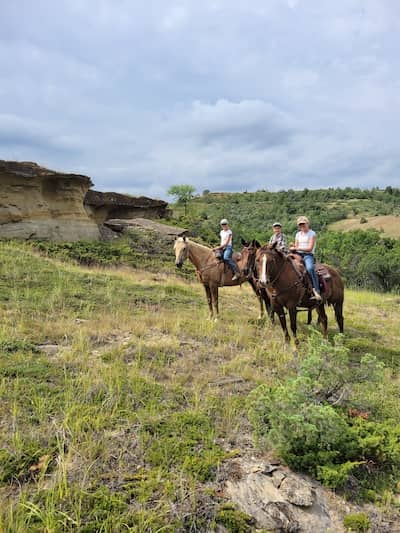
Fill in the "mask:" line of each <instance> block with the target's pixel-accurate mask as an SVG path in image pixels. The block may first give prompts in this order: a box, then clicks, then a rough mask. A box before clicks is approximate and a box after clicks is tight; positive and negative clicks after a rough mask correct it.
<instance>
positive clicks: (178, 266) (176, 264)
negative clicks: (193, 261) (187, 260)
mask: <svg viewBox="0 0 400 533" xmlns="http://www.w3.org/2000/svg"><path fill="white" fill-rule="evenodd" d="M182 265H183V262H182V261H180V262H179V263H175V266H176V268H182Z"/></svg>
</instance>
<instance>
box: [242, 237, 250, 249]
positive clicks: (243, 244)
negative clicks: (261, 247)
mask: <svg viewBox="0 0 400 533" xmlns="http://www.w3.org/2000/svg"><path fill="white" fill-rule="evenodd" d="M240 242H241V243H242V246H246V247H247V246H249V244H250V243H249V242H248V241H245V240H244V239H243V237H242V238H241V239H240Z"/></svg>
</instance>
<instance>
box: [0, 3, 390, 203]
mask: <svg viewBox="0 0 400 533" xmlns="http://www.w3.org/2000/svg"><path fill="white" fill-rule="evenodd" d="M21 12H24V14H25V15H24V17H21V16H20V13H21ZM399 30H400V4H399V3H398V2H397V1H395V0H384V1H382V0H379V1H378V0H349V2H345V3H344V2H336V3H335V2H320V1H319V0H308V1H307V2H300V1H296V0H269V1H268V2H265V1H264V0H255V1H254V2H251V3H250V4H249V3H248V2H245V0H240V1H237V2H234V3H232V2H228V0H213V2H206V3H199V2H195V1H194V0H186V1H183V0H182V1H178V0H175V1H174V2H169V3H166V2H162V1H161V0H148V1H147V2H146V4H143V3H142V2H139V1H138V0H136V1H131V0H129V1H128V0H118V2H114V1H111V0H100V1H99V2H95V1H94V0H84V1H79V2H78V0H72V1H71V0H60V2H57V3H54V2H50V0H43V1H41V2H40V3H36V4H32V3H30V2H28V1H27V0H15V1H14V2H9V3H6V4H5V5H4V6H2V18H1V19H0V73H1V74H0V157H1V158H5V159H12V158H17V159H24V160H26V159H31V160H37V161H38V162H40V163H41V164H44V165H48V166H50V167H51V166H53V167H55V168H58V169H65V170H66V171H77V172H83V173H86V174H88V175H90V176H92V178H93V180H94V181H95V183H96V186H97V187H98V188H100V189H103V190H106V189H107V190H118V191H124V190H126V191H127V192H132V193H139V194H148V195H151V194H153V195H156V196H165V191H166V190H167V189H168V187H169V186H170V185H171V184H172V183H179V182H185V183H186V182H187V183H193V184H194V185H195V186H197V187H198V189H199V190H201V189H203V188H209V189H211V190H215V189H226V190H243V189H250V188H253V189H257V188H264V187H269V188H283V187H299V186H304V187H311V186H330V185H336V184H343V185H352V184H355V185H359V186H363V185H365V186H371V185H382V186H385V185H387V184H388V183H390V184H392V185H400V175H399V174H398V169H399V167H400V164H399V163H400V162H399V158H400V155H399V153H398V149H397V139H398V138H399V124H400V116H399V115H400V105H399V104H400V96H399V95H400V74H399V69H398V48H399V45H400V37H399V35H400V31H399Z"/></svg>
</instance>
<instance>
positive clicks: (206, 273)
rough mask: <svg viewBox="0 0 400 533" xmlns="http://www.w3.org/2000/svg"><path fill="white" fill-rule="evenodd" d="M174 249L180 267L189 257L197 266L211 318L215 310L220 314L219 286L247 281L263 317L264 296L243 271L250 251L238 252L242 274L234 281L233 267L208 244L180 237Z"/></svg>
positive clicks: (229, 285)
mask: <svg viewBox="0 0 400 533" xmlns="http://www.w3.org/2000/svg"><path fill="white" fill-rule="evenodd" d="M174 250H175V264H176V266H177V267H178V268H181V267H182V265H183V263H184V261H185V260H186V259H189V261H190V262H191V263H192V264H193V265H194V266H195V268H196V274H197V277H198V279H199V281H200V282H201V283H202V284H203V286H204V289H205V291H206V296H207V303H208V308H209V311H210V318H212V317H213V316H214V312H215V315H216V317H218V314H219V305H218V288H219V287H232V286H235V285H241V284H242V283H244V282H246V281H248V282H249V283H250V285H251V287H252V288H253V290H254V292H255V293H256V295H257V297H258V300H259V304H260V317H261V318H262V316H263V313H264V306H263V302H265V300H264V297H263V295H262V293H261V291H259V290H258V289H257V286H256V283H255V281H254V280H253V278H251V279H250V278H248V276H247V275H245V274H244V273H243V266H244V265H245V264H247V262H249V253H248V251H246V250H245V249H243V255H242V254H238V256H237V257H236V262H237V265H238V267H239V270H240V271H241V275H240V278H239V279H238V280H235V281H232V275H233V274H232V271H231V269H230V268H229V266H228V265H226V264H225V263H224V262H223V261H219V260H218V259H217V258H216V257H215V253H214V251H213V250H212V249H211V248H207V246H203V245H202V244H198V243H197V242H194V241H191V240H189V239H187V238H186V237H179V238H178V239H176V241H175V244H174ZM268 304H269V301H268ZM265 305H267V302H265Z"/></svg>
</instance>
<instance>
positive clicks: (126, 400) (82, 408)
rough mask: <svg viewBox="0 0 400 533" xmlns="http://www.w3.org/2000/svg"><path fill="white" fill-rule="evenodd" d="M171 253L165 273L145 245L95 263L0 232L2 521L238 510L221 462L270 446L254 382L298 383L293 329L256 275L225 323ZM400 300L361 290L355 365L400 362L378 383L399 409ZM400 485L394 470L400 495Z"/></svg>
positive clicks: (158, 526) (11, 524)
mask: <svg viewBox="0 0 400 533" xmlns="http://www.w3.org/2000/svg"><path fill="white" fill-rule="evenodd" d="M103 253H104V250H103V251H102V254H103ZM170 261H171V267H169V266H168V262H167V261H164V262H163V267H162V270H161V272H160V271H158V272H157V268H156V261H155V260H154V259H153V263H152V264H153V272H152V271H149V270H146V271H144V270H141V269H140V258H139V257H138V258H137V268H136V269H135V270H132V269H131V268H128V267H120V268H118V269H115V268H105V269H101V268H88V267H82V266H77V265H74V264H72V263H69V262H61V261H59V260H55V259H50V258H46V257H43V256H39V255H38V254H37V253H36V252H34V251H33V250H32V248H31V247H29V246H27V245H24V244H17V243H12V242H11V243H0V388H1V397H2V402H1V405H0V419H1V421H2V422H1V425H0V531H6V532H21V533H22V532H26V531H33V532H42V531H48V532H53V531H54V532H64V531H82V532H98V531H103V532H112V531H125V530H131V531H143V532H144V531H154V532H155V531H171V532H172V531H210V530H213V529H215V525H216V523H224V522H223V513H221V505H222V504H223V503H224V499H223V495H221V494H220V492H219V491H218V483H217V482H218V476H219V472H221V471H223V465H224V463H225V462H226V461H229V458H230V457H232V456H234V455H235V454H238V453H240V454H253V453H256V451H255V450H253V445H252V430H251V427H250V423H249V418H248V406H247V403H246V402H247V398H248V394H249V393H250V392H251V391H252V390H253V389H254V388H256V387H257V386H258V385H260V384H264V385H266V386H271V387H272V386H274V385H276V384H277V383H284V382H285V380H286V379H288V378H290V376H294V375H295V373H296V365H294V364H293V353H292V352H291V351H290V350H287V349H286V348H285V346H284V344H283V340H282V333H281V330H280V328H279V327H272V326H270V325H269V324H258V323H257V322H256V321H255V317H256V314H257V306H256V302H255V299H254V296H253V295H252V293H251V291H250V290H249V288H247V287H245V286H243V287H242V288H229V289H228V288H227V289H224V290H222V296H221V308H222V319H221V321H220V322H219V323H215V322H210V321H208V320H207V310H206V303H205V299H204V295H203V290H202V288H201V286H200V285H199V284H198V283H197V282H195V281H194V275H193V274H192V270H190V267H188V271H189V270H190V272H191V274H190V279H189V280H184V279H182V278H178V277H176V275H175V272H174V270H173V255H172V252H171V255H170ZM92 262H93V261H92ZM191 280H192V281H191ZM398 306H399V300H398V297H396V296H392V295H384V296H380V295H379V296H378V295H376V294H373V293H367V292H352V291H347V293H346V304H345V321H346V323H345V327H346V335H345V345H346V346H347V348H348V349H349V350H350V356H351V364H354V365H357V364H358V362H359V361H360V358H361V356H363V355H364V354H365V353H367V352H369V353H371V354H374V355H376V356H377V358H378V359H379V360H381V361H384V362H385V363H386V365H388V368H387V370H386V373H385V380H386V381H385V384H384V387H383V388H382V387H381V386H379V387H377V388H376V392H375V393H374V392H373V393H371V394H372V396H374V394H378V393H379V401H380V403H381V404H384V406H385V407H384V409H383V408H382V409H381V411H380V412H381V413H389V414H390V416H391V413H392V412H393V408H392V403H393V402H394V401H395V396H390V395H388V394H389V392H391V391H392V390H394V391H397V389H396V387H397V383H398V380H397V379H398V378H397V368H398V364H399V361H400V359H399V356H400V351H399V346H400V332H399V328H398ZM239 318H240V319H239ZM304 322H305V317H303V316H300V323H301V324H300V339H301V341H302V342H301V347H300V351H299V359H300V360H301V359H302V358H304V357H305V356H306V354H307V350H308V349H309V348H308V346H307V342H306V340H307V338H308V336H309V335H310V328H309V327H307V326H306V325H305V323H304ZM335 333H336V325H335V324H334V320H333V314H332V312H331V311H329V335H330V339H331V341H332V339H333V336H334V334H335ZM393 387H394V388H393ZM385 390H386V391H389V392H387V393H385V392H384V391H385ZM382 391H383V392H382ZM385 394H387V395H386V396H385ZM393 394H395V393H393ZM396 394H397V393H396ZM391 402H392V403H391ZM389 414H387V415H385V416H389ZM381 416H384V415H383V414H381ZM394 423H398V420H396V421H395V422H393V424H394ZM393 445H395V444H393ZM385 479H386V478H385ZM394 485H395V483H391V482H389V481H385V482H383V481H382V490H384V491H386V492H385V494H386V496H385V497H384V503H385V504H387V503H390V501H391V498H392V497H393V498H394V496H393V490H394V488H393V487H394ZM379 490H380V489H379V487H377V491H378V492H377V496H376V498H377V499H378V500H379V498H381V496H379V494H380V493H379ZM382 501H383V500H382ZM238 520H239V517H238ZM246 527H247V526H246ZM247 530H250V529H236V530H235V529H230V531H247Z"/></svg>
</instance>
